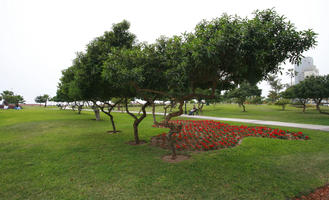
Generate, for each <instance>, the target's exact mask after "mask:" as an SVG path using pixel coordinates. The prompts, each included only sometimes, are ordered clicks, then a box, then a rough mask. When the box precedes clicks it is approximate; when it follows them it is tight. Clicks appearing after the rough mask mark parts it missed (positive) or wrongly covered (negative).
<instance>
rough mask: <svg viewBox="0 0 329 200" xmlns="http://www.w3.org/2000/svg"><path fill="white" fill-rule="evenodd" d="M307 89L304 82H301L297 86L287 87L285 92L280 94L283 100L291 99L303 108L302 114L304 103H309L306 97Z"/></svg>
mask: <svg viewBox="0 0 329 200" xmlns="http://www.w3.org/2000/svg"><path fill="white" fill-rule="evenodd" d="M306 90H307V87H306V85H305V82H304V81H302V82H300V83H298V84H297V85H293V86H292V87H289V88H288V89H287V90H286V91H284V92H283V93H282V96H283V97H284V98H289V99H293V100H294V101H297V102H298V103H299V104H301V105H302V106H303V112H305V110H306V103H307V102H308V101H309V96H308V95H307V92H306Z"/></svg>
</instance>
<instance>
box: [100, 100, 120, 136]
mask: <svg viewBox="0 0 329 200" xmlns="http://www.w3.org/2000/svg"><path fill="white" fill-rule="evenodd" d="M121 101H122V100H120V101H118V102H116V103H115V104H113V105H111V104H109V103H106V102H105V104H107V105H108V112H106V111H105V110H104V106H98V107H99V108H100V109H101V111H102V112H103V113H105V114H106V115H107V116H109V117H110V120H111V124H112V129H113V130H112V132H113V133H116V132H117V129H116V127H115V123H114V118H113V115H111V112H112V110H113V109H114V108H115V107H116V106H117V104H119V103H120V102H121Z"/></svg>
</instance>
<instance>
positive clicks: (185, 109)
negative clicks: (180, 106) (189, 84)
mask: <svg viewBox="0 0 329 200" xmlns="http://www.w3.org/2000/svg"><path fill="white" fill-rule="evenodd" d="M184 104H185V115H186V114H187V112H186V101H184Z"/></svg>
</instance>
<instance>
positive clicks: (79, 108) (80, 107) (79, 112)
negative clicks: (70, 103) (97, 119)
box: [78, 105, 82, 115]
mask: <svg viewBox="0 0 329 200" xmlns="http://www.w3.org/2000/svg"><path fill="white" fill-rule="evenodd" d="M81 110H82V105H78V114H79V115H80V114H81Z"/></svg>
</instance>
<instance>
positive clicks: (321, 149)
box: [0, 108, 329, 200]
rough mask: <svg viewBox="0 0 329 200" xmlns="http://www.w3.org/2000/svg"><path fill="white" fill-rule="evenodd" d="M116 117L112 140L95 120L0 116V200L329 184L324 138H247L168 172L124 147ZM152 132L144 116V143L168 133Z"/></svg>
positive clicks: (288, 190) (248, 192)
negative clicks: (239, 143) (235, 145)
mask: <svg viewBox="0 0 329 200" xmlns="http://www.w3.org/2000/svg"><path fill="white" fill-rule="evenodd" d="M115 117H116V121H117V126H118V129H120V130H121V131H122V132H121V133H120V134H116V135H110V134H107V133H106V131H107V130H110V129H111V127H110V123H109V121H108V119H107V118H106V117H105V116H102V118H103V119H104V120H103V121H95V120H92V119H93V115H92V112H83V113H82V114H81V115H77V114H76V112H72V111H70V110H67V111H59V110H50V109H43V108H26V109H24V110H21V111H14V110H5V111H4V110H0V199H276V200H277V199H287V198H292V197H294V196H295V195H298V194H302V193H307V192H310V191H311V190H312V189H313V188H316V187H319V186H322V185H324V184H325V183H328V182H329V170H328V169H329V167H328V166H329V156H328V155H329V145H328V144H329V133H328V132H321V131H311V130H306V129H304V130H301V129H294V128H289V130H292V131H303V132H304V133H305V134H306V135H308V136H310V137H311V140H308V141H288V140H277V139H267V138H245V139H244V140H243V142H242V145H240V146H238V147H235V148H231V149H224V150H219V151H209V152H204V153H188V154H190V155H191V159H189V160H186V161H183V162H180V163H176V164H170V163H166V162H163V161H162V160H161V157H162V156H164V155H167V154H168V153H169V151H167V150H164V149H160V148H156V147H152V146H150V145H149V144H144V145H140V146H131V145H127V144H126V142H127V141H129V140H132V139H133V131H132V118H131V117H130V116H128V115H126V114H120V113H116V114H115ZM230 124H238V123H230ZM151 125H152V119H151V117H150V116H149V117H147V118H146V119H145V121H143V122H142V124H141V127H140V137H141V139H144V140H148V141H149V139H150V137H152V136H154V135H156V134H160V133H162V132H164V131H166V129H159V128H152V127H151ZM282 129H287V128H284V127H283V128H282Z"/></svg>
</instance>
